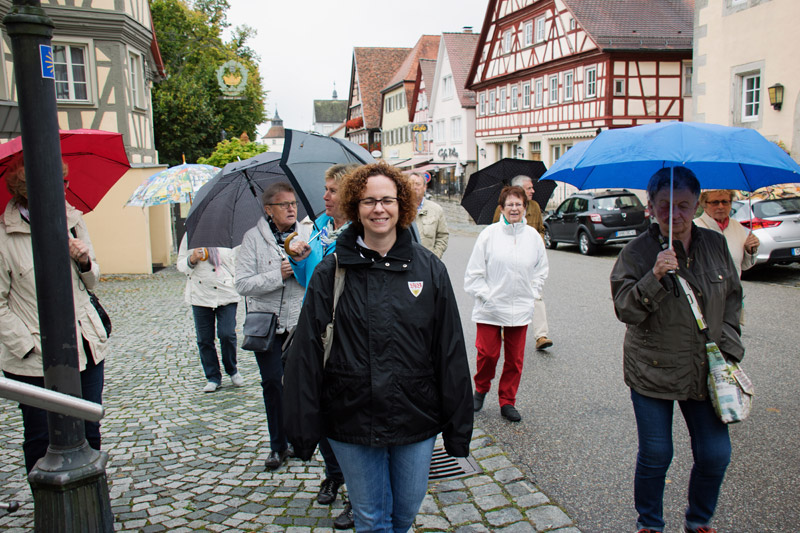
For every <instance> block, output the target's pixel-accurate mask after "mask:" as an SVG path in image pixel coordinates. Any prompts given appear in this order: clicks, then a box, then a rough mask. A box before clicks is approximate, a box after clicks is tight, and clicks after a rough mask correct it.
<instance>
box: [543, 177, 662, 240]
mask: <svg viewBox="0 0 800 533" xmlns="http://www.w3.org/2000/svg"><path fill="white" fill-rule="evenodd" d="M649 225H650V217H649V214H648V213H647V210H646V209H645V207H644V206H643V205H642V202H641V201H640V200H639V198H638V197H637V196H636V195H635V194H633V193H632V192H630V191H628V190H625V189H622V190H619V189H617V190H606V191H602V192H585V191H582V192H579V193H576V194H573V195H572V196H570V197H569V198H567V199H566V200H564V201H563V202H562V203H561V205H559V206H558V209H556V210H555V212H553V213H552V214H550V215H548V216H547V217H545V219H544V243H545V246H547V247H548V248H550V249H552V248H555V247H556V246H558V243H560V242H563V243H570V244H577V245H578V248H579V249H580V252H581V253H582V254H584V255H590V254H592V253H594V252H595V251H597V248H598V247H600V246H603V245H605V244H609V243H626V242H628V241H631V240H633V239H634V238H636V236H637V235H639V234H640V233H642V232H644V231H646V230H647V228H648V226H649Z"/></svg>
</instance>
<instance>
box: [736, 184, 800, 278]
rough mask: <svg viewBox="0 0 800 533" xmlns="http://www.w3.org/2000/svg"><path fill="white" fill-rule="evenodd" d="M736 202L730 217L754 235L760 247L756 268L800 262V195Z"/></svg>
mask: <svg viewBox="0 0 800 533" xmlns="http://www.w3.org/2000/svg"><path fill="white" fill-rule="evenodd" d="M750 206H751V204H750V203H749V202H747V201H736V202H733V205H732V206H731V210H732V211H731V217H733V218H735V219H736V220H738V221H739V222H741V223H742V225H743V226H744V227H746V228H750V229H752V230H753V233H754V234H755V236H756V237H758V240H760V241H761V244H760V245H759V246H758V256H757V257H756V265H771V264H782V265H783V264H789V263H800V196H791V197H788V198H776V199H770V200H756V199H754V200H752V209H751V207H750Z"/></svg>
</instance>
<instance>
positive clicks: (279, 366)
mask: <svg viewBox="0 0 800 533" xmlns="http://www.w3.org/2000/svg"><path fill="white" fill-rule="evenodd" d="M284 340H286V333H279V334H277V335H275V340H274V341H273V342H272V347H271V349H270V351H268V352H254V353H255V354H256V362H257V363H258V370H259V372H260V373H261V388H262V393H263V395H264V408H265V409H266V411H267V427H268V428H269V443H270V448H271V449H272V451H273V452H277V453H280V452H282V451H283V450H285V449H286V448H287V447H288V446H289V441H288V440H287V437H286V430H285V429H284V428H283V363H282V362H281V346H282V345H283V341H284Z"/></svg>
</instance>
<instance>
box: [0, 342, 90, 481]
mask: <svg viewBox="0 0 800 533" xmlns="http://www.w3.org/2000/svg"><path fill="white" fill-rule="evenodd" d="M84 346H85V344H84ZM86 349H87V353H90V352H89V351H88V347H87V348H86ZM104 368H105V362H104V361H100V363H98V364H94V360H93V359H92V356H91V355H89V357H88V363H87V365H86V369H85V370H84V371H83V372H81V391H82V394H83V399H84V400H89V401H90V402H94V403H99V404H102V403H103V382H104V376H105V374H104ZM3 373H4V374H5V376H6V377H7V378H8V379H14V380H17V381H21V382H23V383H28V384H29V385H36V386H37V387H44V378H43V377H40V376H20V375H17V374H11V373H10V372H3ZM19 408H20V410H21V411H22V427H23V436H24V439H25V440H24V441H23V443H22V453H23V454H24V455H25V472H27V473H29V474H30V472H31V470H33V467H34V466H36V461H38V460H39V459H41V458H42V457H44V456H45V454H46V453H47V447H48V446H49V445H50V432H49V429H48V424H47V411H45V410H44V409H39V408H38V407H32V406H30V405H25V404H24V403H21V404H19ZM84 429H85V432H86V441H87V442H88V443H89V446H91V447H92V448H94V449H95V450H99V449H100V422H89V421H88V420H85V421H84Z"/></svg>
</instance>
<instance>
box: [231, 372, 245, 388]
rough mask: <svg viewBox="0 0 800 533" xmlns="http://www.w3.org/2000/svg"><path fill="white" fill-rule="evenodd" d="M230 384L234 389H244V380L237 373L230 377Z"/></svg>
mask: <svg viewBox="0 0 800 533" xmlns="http://www.w3.org/2000/svg"><path fill="white" fill-rule="evenodd" d="M231 383H233V386H234V387H244V378H242V375H241V374H240V373H238V372H237V373H235V374H232V375H231Z"/></svg>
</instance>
